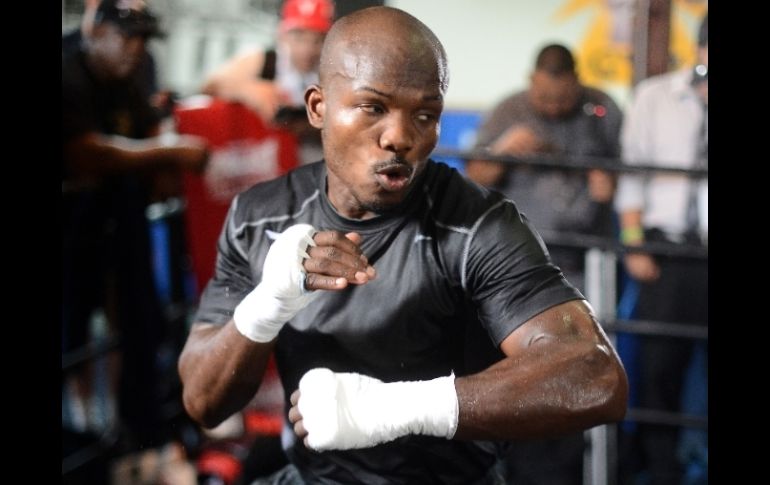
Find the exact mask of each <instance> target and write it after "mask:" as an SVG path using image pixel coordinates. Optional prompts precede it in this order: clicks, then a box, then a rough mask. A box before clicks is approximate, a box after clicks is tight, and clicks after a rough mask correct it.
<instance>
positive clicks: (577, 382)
mask: <svg viewBox="0 0 770 485" xmlns="http://www.w3.org/2000/svg"><path fill="white" fill-rule="evenodd" d="M455 387H456V389H457V398H458V403H459V420H458V427H457V432H456V434H455V437H456V438H458V439H503V440H510V439H533V438H545V437H550V436H555V435H560V434H565V433H569V432H572V431H577V430H581V429H587V428H590V427H592V426H596V425H598V424H602V423H606V422H610V421H617V420H620V419H622V417H623V415H624V413H625V406H626V394H627V383H626V377H625V372H624V371H623V369H622V367H620V365H619V364H618V363H617V360H616V357H615V356H614V354H613V351H612V350H611V349H610V348H609V347H608V346H606V345H601V344H597V343H594V342H589V341H581V342H577V343H576V342H570V343H563V342H559V341H553V340H549V339H543V340H542V341H537V342H535V343H534V344H533V345H532V346H530V347H529V348H528V349H526V350H524V351H523V352H521V353H520V354H519V355H517V356H516V357H508V358H506V359H504V360H502V361H500V362H498V363H497V364H495V365H493V366H492V367H490V368H488V369H486V370H484V371H482V372H480V373H478V374H474V375H471V376H467V377H461V378H457V379H456V380H455Z"/></svg>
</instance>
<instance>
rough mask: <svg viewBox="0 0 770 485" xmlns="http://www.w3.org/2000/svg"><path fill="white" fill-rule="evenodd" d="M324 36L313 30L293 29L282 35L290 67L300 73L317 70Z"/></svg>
mask: <svg viewBox="0 0 770 485" xmlns="http://www.w3.org/2000/svg"><path fill="white" fill-rule="evenodd" d="M325 37H326V34H322V33H321V32H315V31H313V30H305V29H294V30H290V31H288V32H285V33H283V34H282V40H283V42H284V44H285V45H286V47H287V48H288V52H289V57H290V58H291V63H292V65H293V66H294V67H295V68H296V69H297V70H298V71H300V72H302V73H309V72H313V71H316V70H318V61H319V60H320V59H321V47H323V43H324V38H325Z"/></svg>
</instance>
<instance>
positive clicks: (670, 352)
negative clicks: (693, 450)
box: [637, 233, 708, 485]
mask: <svg viewBox="0 0 770 485" xmlns="http://www.w3.org/2000/svg"><path fill="white" fill-rule="evenodd" d="M659 237H660V236H656V235H655V234H654V233H653V236H652V238H653V239H655V238H659ZM648 239H650V237H649V236H648ZM656 260H657V262H658V264H659V266H660V270H661V273H660V279H659V280H658V281H655V282H653V283H649V284H642V285H641V288H640V293H639V301H638V304H637V318H638V319H640V320H654V321H660V322H675V323H684V324H691V325H704V326H707V325H708V261H706V260H702V259H691V258H670V257H659V258H656ZM693 347H694V341H693V340H691V339H685V338H673V337H644V338H642V340H641V346H640V349H639V352H640V355H639V358H640V371H641V372H640V374H641V375H640V389H639V405H640V406H641V407H643V408H650V409H658V410H665V411H673V412H678V411H680V410H681V405H680V403H681V399H682V388H683V382H684V377H685V372H686V370H687V366H688V363H689V362H690V358H691V356H692V351H693ZM680 432H681V428H680V427H676V426H669V425H654V424H640V426H639V444H640V446H641V448H642V450H643V454H644V460H643V461H644V462H646V468H647V470H648V472H649V475H650V481H649V484H650V485H667V484H671V485H674V484H676V485H678V484H680V483H681V480H682V475H683V470H682V465H681V463H680V462H679V460H678V458H677V444H678V438H679V434H680Z"/></svg>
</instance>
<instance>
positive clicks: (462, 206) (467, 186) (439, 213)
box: [425, 162, 510, 234]
mask: <svg viewBox="0 0 770 485" xmlns="http://www.w3.org/2000/svg"><path fill="white" fill-rule="evenodd" d="M430 163H431V166H430V167H429V168H430V173H429V174H428V176H429V180H428V184H427V185H426V188H425V190H426V191H427V194H426V195H427V197H428V204H429V207H430V213H431V216H432V217H433V218H434V220H435V221H436V222H437V223H438V224H439V225H440V226H442V227H445V228H449V229H453V230H455V231H456V232H460V233H465V234H468V233H470V231H472V230H473V229H474V227H476V226H478V224H480V223H481V221H482V220H483V219H484V218H486V217H489V215H490V213H492V212H495V209H497V208H500V207H501V206H503V205H504V204H506V202H510V201H506V199H505V197H504V196H503V195H502V194H500V193H499V192H496V191H494V190H489V189H487V188H485V187H482V186H481V185H479V184H477V183H475V182H473V181H471V180H469V179H468V178H466V177H464V176H463V175H461V174H460V173H459V172H458V171H457V170H456V169H454V168H452V167H449V166H448V165H445V164H443V163H437V162H430Z"/></svg>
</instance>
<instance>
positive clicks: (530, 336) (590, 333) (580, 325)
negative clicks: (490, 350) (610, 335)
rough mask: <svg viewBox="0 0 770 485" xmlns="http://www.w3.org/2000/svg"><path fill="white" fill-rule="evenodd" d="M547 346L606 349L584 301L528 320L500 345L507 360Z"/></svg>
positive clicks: (601, 335) (554, 308)
mask: <svg viewBox="0 0 770 485" xmlns="http://www.w3.org/2000/svg"><path fill="white" fill-rule="evenodd" d="M550 342H558V343H570V342H590V343H595V344H597V345H607V346H609V342H608V341H607V337H606V335H605V334H604V332H603V331H602V329H601V327H600V326H599V323H598V322H597V320H596V316H595V315H594V313H593V310H592V308H591V306H590V305H589V304H588V302H586V301H585V300H572V301H568V302H565V303H561V304H559V305H555V306H553V307H551V308H548V309H547V310H545V311H543V312H541V313H538V314H537V315H535V316H534V317H532V318H530V319H529V320H527V321H526V322H524V323H523V324H522V325H520V326H519V327H518V328H517V329H516V330H514V331H513V332H512V333H511V334H510V335H508V337H506V338H505V339H504V340H503V341H502V343H501V344H500V349H501V350H502V351H503V353H504V354H505V355H507V356H508V357H514V356H516V355H517V354H519V353H520V352H522V351H523V350H525V349H527V348H530V347H533V346H535V345H541V344H545V343H550Z"/></svg>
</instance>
